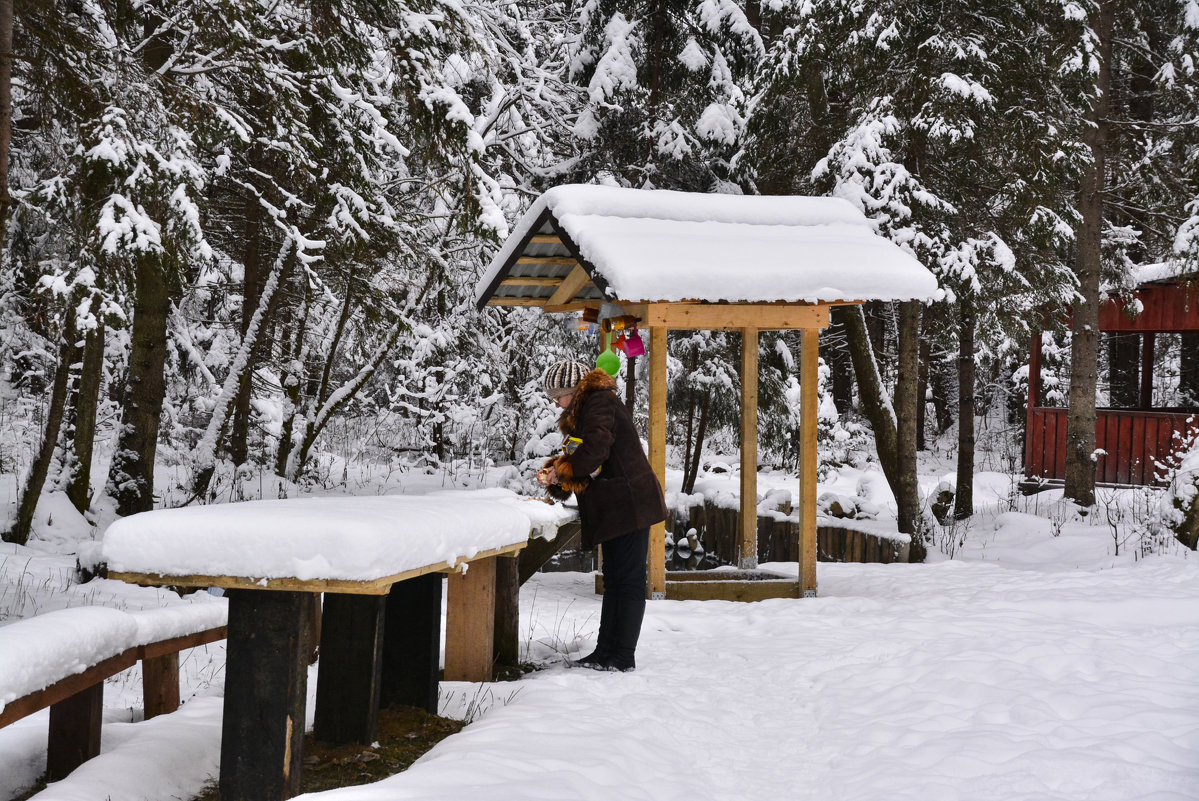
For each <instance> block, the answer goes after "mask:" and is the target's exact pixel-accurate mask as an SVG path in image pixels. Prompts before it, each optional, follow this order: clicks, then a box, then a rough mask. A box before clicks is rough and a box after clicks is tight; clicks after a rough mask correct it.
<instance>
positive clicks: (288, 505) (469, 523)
mask: <svg viewBox="0 0 1199 801" xmlns="http://www.w3.org/2000/svg"><path fill="white" fill-rule="evenodd" d="M574 516H575V515H574V512H568V511H566V510H564V509H562V507H561V506H552V505H547V504H545V503H542V502H540V501H537V500H535V499H529V498H521V497H519V496H517V495H515V494H513V493H511V492H508V491H506V490H481V491H476V492H441V493H433V494H430V495H420V496H382V497H351V498H346V497H338V498H304V499H295V500H278V501H276V500H271V501H250V502H246V503H236V504H222V505H218V506H202V507H194V508H186V509H167V510H161V511H156V512H147V513H144V514H139V515H134V516H132V517H128V518H125V519H123V520H119V521H117V522H116V523H114V524H113V525H112V526H110V527H109V529H108V531H107V532H106V533H105V537H104V546H103V555H104V558H105V561H106V562H107V563H108V567H109V576H110V577H111V578H117V579H122V580H124V581H130V582H133V583H137V584H146V585H172V586H184V587H213V586H215V587H223V588H225V594H226V596H227V597H228V598H229V642H228V646H227V651H226V654H227V658H226V672H225V700H224V709H225V712H224V721H223V724H222V725H223V729H222V742H221V777H220V788H221V795H222V797H229V798H243V797H244V798H255V799H263V800H264V801H270V800H271V799H283V798H289V797H291V796H292V795H294V794H295V791H296V790H297V789H298V787H299V784H300V773H301V768H302V760H303V730H304V726H303V723H302V722H303V721H304V719H305V715H304V706H305V696H306V686H307V654H308V653H309V652H310V647H309V646H310V644H309V643H308V642H307V632H308V631H309V629H310V621H311V615H312V609H313V604H312V599H313V596H314V595H315V594H318V593H323V594H324V605H323V607H324V608H323V612H322V617H321V641H320V653H321V659H320V664H319V671H318V674H317V692H316V710H315V712H316V715H315V723H314V733H315V735H316V737H317V738H318V739H321V740H326V741H332V742H345V741H352V740H358V741H362V742H366V743H370V742H372V741H373V740H374V738H375V731H376V724H377V716H378V709H379V706H380V698H381V696H386V695H387V694H388V688H389V687H390V688H392V692H393V693H395V692H398V691H399V690H396V687H397V686H400V685H407V686H412V685H417V686H418V687H419V686H424V687H425V688H429V687H430V686H431V688H432V693H433V697H434V699H435V698H436V689H437V663H438V651H439V644H440V640H439V637H440V620H441V618H440V614H441V604H440V600H441V575H440V574H442V573H449V575H450V578H449V581H448V590H447V591H448V598H447V604H446V607H447V612H446V646H445V678H446V679H447V680H453V679H458V680H469V681H486V680H489V679H490V678H491V668H492V653H493V645H494V626H495V576H496V567H497V558H500V557H514V556H515V555H516V554H517V552H518V551H520V549H522V548H523V547H524V546H525V545H526V544H527V543H528V541H529V539H530V538H531V537H547V538H552V537H554V536H555V535H556V534H557V531H558V529H559V527H560V526H561V525H562V524H563V523H565V522H567V521H569V520H571V519H573V518H574ZM414 657H415V658H414ZM413 674H415V675H413ZM422 705H423V704H422Z"/></svg>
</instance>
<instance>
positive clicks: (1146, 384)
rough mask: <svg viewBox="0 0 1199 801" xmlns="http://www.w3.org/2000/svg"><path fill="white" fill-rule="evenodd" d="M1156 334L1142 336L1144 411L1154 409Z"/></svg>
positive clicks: (1142, 394)
mask: <svg viewBox="0 0 1199 801" xmlns="http://www.w3.org/2000/svg"><path fill="white" fill-rule="evenodd" d="M1156 336H1157V335H1156V334H1154V333H1153V332H1152V331H1147V332H1145V333H1144V334H1141V402H1140V407H1141V408H1142V409H1152V408H1153V346H1154V339H1155V338H1156Z"/></svg>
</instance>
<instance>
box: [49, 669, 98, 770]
mask: <svg viewBox="0 0 1199 801" xmlns="http://www.w3.org/2000/svg"><path fill="white" fill-rule="evenodd" d="M103 721H104V682H103V681H102V680H101V681H98V682H96V683H95V684H93V685H92V686H91V687H88V688H86V689H84V690H80V691H79V692H77V693H75V694H74V695H72V696H71V697H70V698H67V699H65V700H62V701H59V702H58V703H57V704H53V705H51V707H50V739H49V745H48V748H47V750H46V778H47V779H48V780H50V781H52V782H56V781H58V780H59V779H65V778H66V777H67V775H68V774H70V772H71V771H73V770H75V768H77V767H79V766H80V765H82V764H83V763H84V762H86V761H87V760H89V759H91V758H92V757H94V756H96V755H97V754H99V753H100V726H101V724H102V723H103Z"/></svg>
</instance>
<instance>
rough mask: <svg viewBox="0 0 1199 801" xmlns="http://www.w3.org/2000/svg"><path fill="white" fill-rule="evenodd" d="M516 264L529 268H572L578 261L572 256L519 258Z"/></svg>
mask: <svg viewBox="0 0 1199 801" xmlns="http://www.w3.org/2000/svg"><path fill="white" fill-rule="evenodd" d="M516 263H517V264H518V265H519V264H524V265H527V266H529V267H573V266H575V265H577V264H578V261H576V260H575V258H574V257H573V256H521V257H520V258H518V259H517V260H516Z"/></svg>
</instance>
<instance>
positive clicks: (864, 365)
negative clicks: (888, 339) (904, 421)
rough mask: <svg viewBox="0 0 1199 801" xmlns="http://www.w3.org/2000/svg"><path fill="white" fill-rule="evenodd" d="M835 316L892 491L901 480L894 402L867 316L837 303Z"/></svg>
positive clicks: (862, 410) (859, 307)
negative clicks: (872, 343) (880, 370)
mask: <svg viewBox="0 0 1199 801" xmlns="http://www.w3.org/2000/svg"><path fill="white" fill-rule="evenodd" d="M833 317H834V318H840V322H841V324H842V325H843V326H844V328H845V337H846V341H847V343H848V344H849V356H850V359H851V360H852V362H853V372H854V376H855V377H856V378H857V381H858V408H859V410H860V411H861V412H862V414H863V415H865V417H866V419H867V420H869V421H870V427H871V428H873V429H874V442H875V447H876V448H877V449H878V461H879V465H880V466H881V467H882V469H883V475H885V476H886V477H887V483H888V484H889V485H890V486H891V489H892V491H895V490H896V487H897V486H898V483H899V465H898V463H897V462H896V458H897V456H896V454H897V450H896V439H895V437H896V422H895V409H894V408H893V407H892V406H891V400H890V398H888V397H887V395H886V394H885V393H884V392H883V382H882V378H881V377H880V376H879V373H878V364H877V363H876V362H875V359H874V349H873V348H872V347H871V346H870V337H869V336H868V335H867V333H866V316H865V314H864V313H863V312H862V307H861V306H834V307H833ZM897 495H898V493H897Z"/></svg>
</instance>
